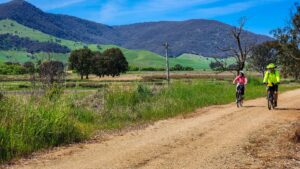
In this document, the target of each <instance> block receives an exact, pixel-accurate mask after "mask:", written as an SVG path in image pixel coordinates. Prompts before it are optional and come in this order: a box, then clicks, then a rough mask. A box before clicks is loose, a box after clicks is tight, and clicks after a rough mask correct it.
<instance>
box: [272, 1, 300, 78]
mask: <svg viewBox="0 0 300 169" xmlns="http://www.w3.org/2000/svg"><path fill="white" fill-rule="evenodd" d="M299 23H300V5H299V4H297V3H296V4H295V10H294V11H292V16H291V18H290V24H288V25H287V26H286V27H284V28H279V29H277V30H274V31H273V34H274V37H275V38H276V40H277V44H278V45H277V46H276V47H277V50H278V55H279V63H280V64H281V65H282V72H283V73H284V75H285V76H289V75H291V76H293V77H294V78H295V79H296V80H298V79H299V78H300V49H299V46H300V24H299Z"/></svg>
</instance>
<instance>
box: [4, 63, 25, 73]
mask: <svg viewBox="0 0 300 169" xmlns="http://www.w3.org/2000/svg"><path fill="white" fill-rule="evenodd" d="M0 74H2V75H21V74H26V69H25V68H24V67H23V66H22V65H20V64H18V63H9V62H8V63H1V62H0Z"/></svg>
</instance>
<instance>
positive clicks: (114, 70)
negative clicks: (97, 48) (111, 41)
mask: <svg viewBox="0 0 300 169" xmlns="http://www.w3.org/2000/svg"><path fill="white" fill-rule="evenodd" d="M102 55H103V59H104V65H105V67H106V68H107V69H106V72H105V75H108V76H112V77H115V76H119V75H120V74H121V73H125V72H126V71H128V62H127V60H126V58H125V56H124V54H123V52H122V51H121V50H120V49H119V48H110V49H107V50H105V51H104V52H103V54H102Z"/></svg>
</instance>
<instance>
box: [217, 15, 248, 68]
mask: <svg viewBox="0 0 300 169" xmlns="http://www.w3.org/2000/svg"><path fill="white" fill-rule="evenodd" d="M246 21H247V20H246V18H245V17H243V18H241V19H240V21H239V26H238V27H234V28H233V29H232V30H231V34H232V37H233V38H234V40H235V43H236V44H235V46H229V47H227V48H225V49H221V48H220V49H221V50H222V51H224V52H229V53H231V55H232V56H234V57H235V59H236V64H235V65H236V70H235V71H237V74H239V72H240V71H241V70H243V69H244V68H245V63H246V60H247V57H248V56H249V53H250V51H251V49H252V47H253V46H254V45H253V44H249V43H248V41H247V39H245V38H244V37H243V36H244V32H245V31H244V26H245V24H246Z"/></svg>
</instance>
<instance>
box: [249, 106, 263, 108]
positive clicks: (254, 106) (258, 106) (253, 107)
mask: <svg viewBox="0 0 300 169" xmlns="http://www.w3.org/2000/svg"><path fill="white" fill-rule="evenodd" d="M243 107H245V108H254V107H266V106H243Z"/></svg>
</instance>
